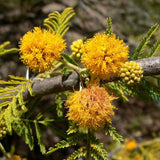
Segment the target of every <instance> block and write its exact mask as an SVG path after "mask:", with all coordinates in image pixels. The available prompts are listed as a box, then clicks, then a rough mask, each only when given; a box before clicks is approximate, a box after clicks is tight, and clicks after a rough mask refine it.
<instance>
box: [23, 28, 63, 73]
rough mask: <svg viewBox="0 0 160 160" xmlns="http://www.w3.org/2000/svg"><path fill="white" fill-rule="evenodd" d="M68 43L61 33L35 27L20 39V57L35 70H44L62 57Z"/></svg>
mask: <svg viewBox="0 0 160 160" xmlns="http://www.w3.org/2000/svg"><path fill="white" fill-rule="evenodd" d="M65 48H66V44H65V42H64V40H63V39H62V38H61V36H60V35H58V34H55V32H51V31H49V30H46V29H43V30H42V29H41V28H40V27H35V28H34V29H33V31H29V32H27V33H26V34H25V35H24V36H23V37H22V38H21V40H20V57H21V59H22V61H23V63H24V64H25V65H27V66H29V68H30V69H31V70H32V71H33V72H44V71H46V70H48V69H50V68H51V67H52V66H53V62H55V61H56V60H59V59H60V58H61V54H62V53H63V52H64V50H65Z"/></svg>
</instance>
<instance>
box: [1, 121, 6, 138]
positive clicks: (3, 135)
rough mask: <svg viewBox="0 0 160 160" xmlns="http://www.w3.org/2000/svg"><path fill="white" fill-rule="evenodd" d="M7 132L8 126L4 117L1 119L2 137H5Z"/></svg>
mask: <svg viewBox="0 0 160 160" xmlns="http://www.w3.org/2000/svg"><path fill="white" fill-rule="evenodd" d="M6 134H7V126H6V124H5V121H4V120H3V119H2V120H1V121H0V139H2V138H4V137H5V135H6Z"/></svg>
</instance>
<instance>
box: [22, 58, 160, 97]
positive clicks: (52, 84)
mask: <svg viewBox="0 0 160 160" xmlns="http://www.w3.org/2000/svg"><path fill="white" fill-rule="evenodd" d="M136 62H137V63H139V64H140V65H141V66H142V68H143V72H144V74H143V75H144V76H153V75H158V74H160V57H152V58H143V59H140V60H137V61H136ZM118 79H119V77H113V78H112V79H111V80H110V81H116V80H118ZM79 82H80V76H79V73H77V72H76V71H73V72H72V73H71V74H70V75H68V76H67V77H66V76H64V75H58V76H56V77H53V78H49V79H44V80H41V81H40V80H37V81H35V82H34V83H33V85H32V90H33V92H34V94H35V96H43V95H47V94H51V93H57V92H63V91H66V90H73V89H78V88H79ZM105 82H108V80H107V81H103V82H102V83H105ZM23 98H24V100H29V99H30V98H31V96H30V95H29V93H28V92H26V93H25V94H24V95H23Z"/></svg>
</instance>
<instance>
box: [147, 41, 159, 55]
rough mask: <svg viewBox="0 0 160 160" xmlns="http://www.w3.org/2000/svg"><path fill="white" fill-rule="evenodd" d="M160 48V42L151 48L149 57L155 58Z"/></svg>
mask: <svg viewBox="0 0 160 160" xmlns="http://www.w3.org/2000/svg"><path fill="white" fill-rule="evenodd" d="M159 48H160V40H158V41H157V42H155V43H154V45H153V47H152V48H151V52H150V54H149V57H154V56H155V54H156V53H157V51H158V50H159Z"/></svg>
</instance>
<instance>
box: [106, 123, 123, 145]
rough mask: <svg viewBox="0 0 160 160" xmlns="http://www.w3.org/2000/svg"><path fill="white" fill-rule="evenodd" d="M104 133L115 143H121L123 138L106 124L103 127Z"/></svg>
mask: <svg viewBox="0 0 160 160" xmlns="http://www.w3.org/2000/svg"><path fill="white" fill-rule="evenodd" d="M104 132H105V134H106V135H107V134H108V133H109V134H110V136H111V137H112V138H113V140H115V141H117V142H118V143H121V142H123V137H122V136H121V135H119V134H118V133H117V132H116V129H115V128H114V127H112V126H111V125H110V124H106V126H105V127H104Z"/></svg>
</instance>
